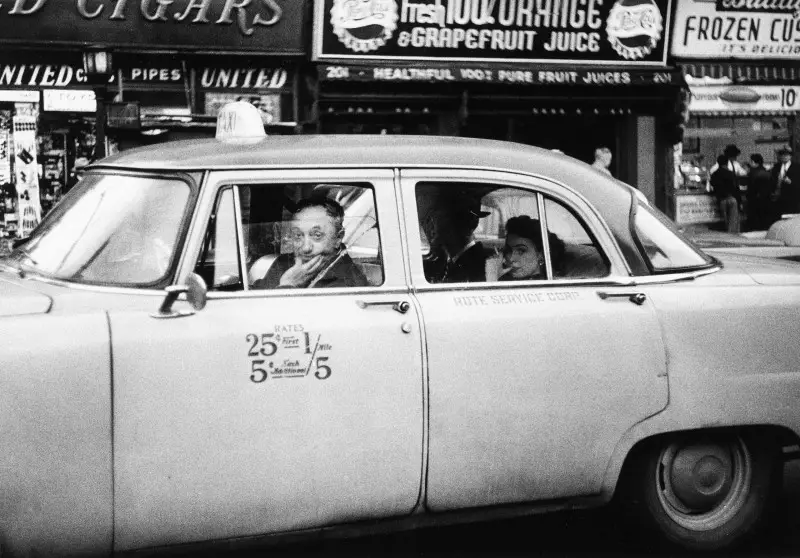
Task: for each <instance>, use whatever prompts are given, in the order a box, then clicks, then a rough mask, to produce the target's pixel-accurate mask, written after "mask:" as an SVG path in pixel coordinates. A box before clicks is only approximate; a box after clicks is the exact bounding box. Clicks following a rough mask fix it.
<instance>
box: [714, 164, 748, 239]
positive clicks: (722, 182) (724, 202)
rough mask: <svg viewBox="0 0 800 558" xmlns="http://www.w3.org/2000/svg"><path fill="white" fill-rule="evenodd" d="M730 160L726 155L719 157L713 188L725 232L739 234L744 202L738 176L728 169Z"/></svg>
mask: <svg viewBox="0 0 800 558" xmlns="http://www.w3.org/2000/svg"><path fill="white" fill-rule="evenodd" d="M728 163H729V159H728V157H726V156H725V155H720V156H719V157H717V164H718V165H719V166H718V167H717V170H715V171H714V172H713V173H712V174H711V180H710V181H711V187H712V188H714V195H716V196H717V200H718V201H719V211H720V213H721V214H722V220H723V221H724V222H725V230H726V231H728V232H733V233H738V232H740V230H741V223H740V221H739V206H740V205H741V202H742V194H741V192H740V191H739V184H738V181H737V180H736V174H735V173H734V172H733V171H732V170H730V169H729V168H728Z"/></svg>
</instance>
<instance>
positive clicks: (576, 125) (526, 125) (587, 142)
mask: <svg viewBox="0 0 800 558" xmlns="http://www.w3.org/2000/svg"><path fill="white" fill-rule="evenodd" d="M622 120H623V119H622V118H620V117H619V116H616V115H595V114H581V115H578V114H538V115H534V114H531V115H519V116H499V117H498V116H496V115H494V116H492V115H470V117H469V121H468V122H467V124H466V125H465V126H464V127H463V128H462V130H461V135H462V136H467V137H474V138H486V139H499V140H506V141H515V142H519V143H524V144H527V145H535V146H537V147H542V148H544V149H558V150H559V151H562V152H563V153H565V154H567V155H569V156H571V157H575V158H576V159H580V160H581V161H585V162H587V163H591V162H592V161H593V160H594V150H595V149H596V148H597V147H599V146H606V147H608V148H609V149H611V152H612V154H613V156H614V157H613V159H612V161H611V168H610V170H611V173H612V174H613V175H614V176H618V172H617V170H618V169H619V168H622V167H621V166H620V165H621V163H622V164H624V159H625V158H626V154H625V151H627V149H628V148H627V147H624V146H626V142H625V138H624V137H623V135H624V127H623V126H622Z"/></svg>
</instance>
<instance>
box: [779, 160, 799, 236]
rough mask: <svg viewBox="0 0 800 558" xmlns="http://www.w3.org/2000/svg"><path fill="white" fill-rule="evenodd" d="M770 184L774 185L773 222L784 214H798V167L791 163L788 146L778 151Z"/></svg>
mask: <svg viewBox="0 0 800 558" xmlns="http://www.w3.org/2000/svg"><path fill="white" fill-rule="evenodd" d="M772 183H773V184H774V185H775V190H774V191H773V199H774V200H775V202H776V204H777V207H776V215H775V216H774V217H775V220H776V221H777V220H778V219H780V217H781V214H784V213H800V165H795V164H794V163H793V162H792V148H791V147H789V146H788V145H786V146H783V147H781V148H780V149H779V150H778V162H777V163H775V164H774V165H772Z"/></svg>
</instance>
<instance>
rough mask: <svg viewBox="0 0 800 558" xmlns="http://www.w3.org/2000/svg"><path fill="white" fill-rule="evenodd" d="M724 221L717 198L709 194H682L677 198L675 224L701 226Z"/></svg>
mask: <svg viewBox="0 0 800 558" xmlns="http://www.w3.org/2000/svg"><path fill="white" fill-rule="evenodd" d="M719 221H722V216H721V215H720V212H719V204H718V203H717V198H715V197H714V196H711V195H708V194H682V195H679V196H675V223H676V224H678V225H699V224H702V223H716V222H719Z"/></svg>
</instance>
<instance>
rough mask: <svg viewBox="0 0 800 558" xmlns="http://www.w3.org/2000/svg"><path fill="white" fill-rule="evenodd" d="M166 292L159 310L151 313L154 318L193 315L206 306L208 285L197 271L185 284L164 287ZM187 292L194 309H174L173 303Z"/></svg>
mask: <svg viewBox="0 0 800 558" xmlns="http://www.w3.org/2000/svg"><path fill="white" fill-rule="evenodd" d="M164 292H165V293H166V294H165V296H164V300H163V302H162V303H161V306H160V307H159V309H158V312H156V313H155V314H150V315H151V316H152V317H154V318H182V317H184V316H191V315H193V314H194V313H195V312H196V311H198V310H202V309H203V308H205V307H206V301H207V294H208V287H206V282H205V281H203V278H202V277H200V276H199V275H198V274H196V273H192V274H191V275H189V277H188V278H187V279H186V284H185V285H170V286H169V287H167V288H165V289H164ZM182 294H186V300H187V301H188V302H189V304H191V305H192V308H193V309H194V310H173V309H172V305H173V304H175V301H176V300H178V297H179V296H180V295H182Z"/></svg>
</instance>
